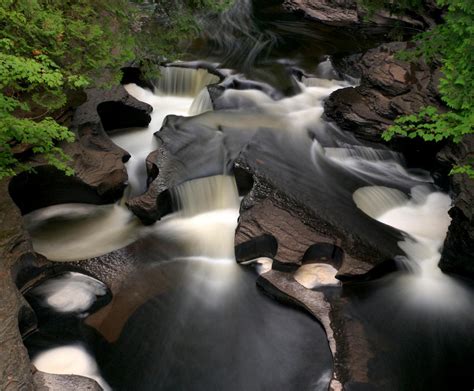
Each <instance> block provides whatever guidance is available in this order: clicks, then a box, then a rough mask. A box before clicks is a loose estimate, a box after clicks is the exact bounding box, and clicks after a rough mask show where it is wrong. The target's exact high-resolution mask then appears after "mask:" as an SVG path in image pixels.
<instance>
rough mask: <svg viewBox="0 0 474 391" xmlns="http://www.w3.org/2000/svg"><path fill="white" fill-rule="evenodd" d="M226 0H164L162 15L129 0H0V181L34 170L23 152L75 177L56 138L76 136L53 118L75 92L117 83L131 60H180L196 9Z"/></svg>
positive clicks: (192, 29) (217, 5) (212, 7)
mask: <svg viewBox="0 0 474 391" xmlns="http://www.w3.org/2000/svg"><path fill="white" fill-rule="evenodd" d="M226 2H228V0H222V1H217V2H216V1H214V2H212V1H210V0H174V1H173V0H164V1H160V2H159V3H160V4H162V5H163V4H164V5H168V6H169V8H168V7H165V11H166V12H164V11H163V10H162V11H163V12H164V13H163V12H162V13H161V15H160V17H161V19H159V20H156V18H155V17H151V18H150V15H146V14H144V13H143V12H142V10H141V9H140V8H137V7H136V6H134V5H133V4H132V3H130V2H128V1H127V0H74V1H69V0H3V1H2V2H0V141H1V145H0V179H1V178H3V177H6V176H10V175H14V174H16V173H18V172H20V171H22V170H25V169H30V168H31V167H30V165H29V164H28V163H26V162H24V161H20V160H21V159H20V153H19V152H18V151H20V152H21V153H23V154H24V152H25V151H29V152H31V153H33V154H41V155H42V158H43V161H46V162H48V163H50V164H52V165H54V166H56V167H57V168H59V169H61V170H63V171H65V172H66V174H72V170H71V169H70V168H69V166H68V158H67V156H66V155H65V154H64V153H63V152H62V150H61V149H60V148H58V142H62V141H66V142H68V141H69V142H70V141H73V140H74V135H73V134H72V133H71V132H69V131H68V129H67V128H66V127H64V126H61V125H60V124H59V123H58V122H56V120H57V119H58V118H59V117H60V115H61V114H62V111H63V110H64V109H65V108H66V107H67V105H68V101H69V100H70V98H71V96H72V95H73V94H74V93H75V91H78V90H80V89H83V88H84V87H87V86H88V85H90V84H91V83H92V82H93V83H94V84H95V85H102V86H107V85H110V84H112V83H116V82H118V81H119V80H120V77H121V71H120V68H121V67H122V66H123V65H124V64H125V63H126V62H127V61H130V60H134V59H138V60H143V59H146V58H149V57H152V58H153V57H158V56H159V57H161V58H163V57H168V58H173V57H175V54H176V53H177V52H179V48H178V45H177V42H179V41H180V40H183V38H185V37H189V36H193V35H195V34H196V33H197V32H198V27H197V23H196V18H195V14H196V12H198V11H203V10H205V9H207V8H209V9H210V10H218V9H219V8H220V7H221V6H223V5H224V4H225V3H226ZM167 3H169V4H167ZM162 8H163V7H162Z"/></svg>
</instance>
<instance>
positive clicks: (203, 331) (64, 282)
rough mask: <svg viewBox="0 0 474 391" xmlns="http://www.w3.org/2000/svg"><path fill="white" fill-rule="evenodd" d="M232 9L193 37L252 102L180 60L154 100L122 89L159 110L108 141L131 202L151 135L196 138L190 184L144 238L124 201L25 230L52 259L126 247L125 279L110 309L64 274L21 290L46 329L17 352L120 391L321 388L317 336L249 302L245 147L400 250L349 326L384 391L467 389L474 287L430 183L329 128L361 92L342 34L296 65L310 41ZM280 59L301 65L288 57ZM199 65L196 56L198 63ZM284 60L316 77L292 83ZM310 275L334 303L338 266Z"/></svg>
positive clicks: (297, 317)
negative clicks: (341, 69)
mask: <svg viewBox="0 0 474 391" xmlns="http://www.w3.org/2000/svg"><path fill="white" fill-rule="evenodd" d="M269 3H272V2H265V4H266V5H268V4H269ZM239 5H240V6H241V7H240V8H238V7H234V8H232V9H231V10H230V11H228V12H227V13H226V14H224V15H223V16H221V17H220V18H219V19H218V20H217V21H216V20H214V21H211V22H209V23H210V24H209V25H207V27H206V29H207V30H206V31H207V36H206V34H205V36H204V37H203V38H201V41H202V40H204V41H205V42H207V43H208V49H210V50H211V52H212V53H207V54H206V56H207V57H206V58H208V59H210V60H215V59H216V58H219V59H220V60H219V61H220V62H221V63H223V64H225V67H228V68H233V69H234V71H233V72H230V71H228V70H226V71H225V72H222V73H223V74H226V75H227V76H226V79H225V80H224V81H222V85H226V83H233V85H241V86H244V87H245V88H227V89H225V90H224V91H223V93H222V94H221V95H220V96H218V97H214V101H211V98H210V94H209V92H208V89H207V86H209V85H212V84H216V83H220V82H221V80H220V78H218V77H217V76H215V75H214V74H213V73H211V72H209V71H207V70H205V69H203V68H199V67H198V68H196V65H194V67H190V68H188V67H187V65H186V64H174V65H172V66H168V67H162V68H161V75H160V78H159V79H158V80H157V81H156V83H155V90H154V91H150V90H147V89H144V88H141V87H139V86H137V85H135V84H128V85H126V86H125V88H126V89H127V91H128V92H129V93H130V94H131V95H132V96H134V97H136V98H137V99H139V100H141V101H143V102H146V103H148V104H150V105H151V106H152V107H153V113H152V121H151V123H150V125H149V126H148V127H147V128H144V129H123V130H120V131H117V132H116V133H114V134H113V135H112V136H111V138H112V140H113V141H114V142H115V143H116V144H117V145H119V146H121V147H122V148H124V149H125V150H127V151H128V152H130V154H131V155H132V158H131V159H130V161H129V162H128V163H127V170H128V173H129V191H128V196H134V195H137V194H141V193H143V192H144V191H145V190H146V186H147V183H146V179H147V178H146V170H145V159H146V157H147V156H148V154H149V153H150V152H152V151H153V150H155V149H156V148H157V144H156V137H154V134H155V133H156V132H160V131H161V132H163V134H164V136H163V137H164V138H166V137H176V138H178V137H181V135H183V134H184V135H186V136H189V137H190V138H189V140H190V141H188V142H187V143H186V145H185V146H183V147H182V148H189V150H190V151H191V154H189V155H184V158H182V160H181V161H180V164H181V166H182V167H183V172H184V173H185V175H184V176H185V178H186V180H185V181H184V182H183V183H181V184H179V185H178V186H174V187H173V188H172V189H171V191H170V193H171V199H172V204H173V213H171V214H169V215H167V216H165V217H164V218H163V219H162V220H161V221H159V222H157V223H156V224H154V225H152V226H146V227H145V226H143V225H142V224H141V223H140V222H139V221H138V220H137V219H136V218H135V217H134V216H133V215H132V214H131V212H130V211H128V209H127V208H126V207H125V206H124V202H123V201H124V200H122V201H121V202H119V203H117V204H115V205H105V206H94V205H80V204H67V205H56V206H53V207H49V208H45V209H42V210H37V211H34V212H31V213H30V214H29V215H27V216H25V222H26V225H27V227H28V229H29V231H30V233H31V235H32V239H33V245H34V247H35V250H36V251H37V252H39V253H41V254H43V255H45V256H46V257H47V258H49V259H50V260H53V261H71V260H81V259H87V258H92V257H100V256H102V255H104V254H107V253H110V252H113V251H114V250H119V249H122V250H120V251H118V252H116V254H126V256H129V257H130V259H133V265H134V269H133V271H132V272H130V273H129V274H128V275H127V276H126V278H125V280H124V281H122V282H121V285H120V287H119V288H114V289H116V291H114V292H113V295H110V294H108V291H107V290H106V289H105V286H103V285H102V284H101V283H100V282H98V281H96V280H93V279H91V278H89V277H86V276H82V275H80V274H79V275H78V274H74V273H72V274H66V275H61V276H57V277H54V278H52V279H50V280H46V281H45V282H43V283H42V284H41V285H40V286H38V287H36V288H34V289H33V290H31V291H29V292H28V294H27V298H28V300H30V302H31V303H32V305H33V307H34V308H35V310H36V311H37V313H38V314H39V324H40V328H39V331H38V332H37V333H35V334H33V335H31V336H30V337H29V338H28V339H27V340H26V344H27V346H28V348H29V351H30V354H31V356H32V357H33V362H34V364H35V365H37V367H38V368H39V369H41V370H44V371H48V372H54V373H65V372H68V373H77V374H82V375H85V376H88V377H91V378H94V379H97V380H98V381H99V383H100V384H102V385H103V387H104V389H114V390H132V389H133V390H168V389H169V390H177V389H186V390H187V389H192V390H210V389H212V390H223V389H225V390H267V389H268V390H325V389H327V386H328V383H329V381H330V379H331V373H332V362H331V356H330V352H329V348H328V344H327V341H326V337H325V335H324V333H323V331H322V329H321V327H320V326H319V325H318V323H317V322H316V321H314V320H313V319H312V318H310V317H309V316H308V315H307V314H305V313H303V312H301V311H298V310H296V309H294V308H290V307H287V306H284V305H281V304H278V303H277V302H274V301H272V300H271V299H270V298H268V297H266V296H264V295H263V294H262V293H261V292H260V291H258V290H257V288H256V285H255V280H256V278H257V275H258V274H259V273H264V272H266V271H268V270H269V269H270V268H271V263H272V261H271V259H266V258H259V259H257V260H256V268H255V269H256V270H255V271H256V272H257V273H256V272H255V271H254V270H253V269H252V268H249V267H244V266H239V265H237V264H236V263H235V260H234V233H235V228H236V226H237V220H238V217H239V207H240V199H239V195H238V190H237V186H236V182H235V179H234V177H233V175H232V170H231V169H230V166H231V164H230V166H229V162H230V163H232V161H233V159H235V158H236V156H237V155H238V154H239V153H240V152H241V151H242V150H244V149H246V150H249V151H252V152H253V153H254V154H255V156H258V160H259V161H260V162H262V168H261V170H262V172H263V173H265V164H272V171H269V172H278V175H277V177H276V178H272V180H274V182H275V183H276V184H277V185H282V186H285V188H286V189H287V190H288V193H289V194H290V195H291V194H292V192H295V191H297V192H298V197H301V198H300V199H305V200H307V202H308V203H310V204H311V203H314V204H317V205H324V206H325V208H323V209H321V213H322V214H323V215H324V214H325V213H327V215H326V218H328V219H331V221H337V222H338V224H340V225H341V226H342V227H346V228H347V229H348V230H349V231H354V232H357V233H358V234H359V235H361V236H362V237H367V238H371V239H372V240H374V241H378V243H383V244H384V245H386V246H389V245H390V243H389V242H394V247H396V248H397V250H398V251H399V252H398V253H399V256H398V257H397V262H398V264H399V267H400V270H399V271H397V272H395V273H392V274H391V275H389V276H386V277H383V278H382V279H379V280H376V281H374V282H368V283H361V284H358V285H356V286H354V287H349V288H347V289H346V288H344V294H345V296H346V297H347V295H349V296H350V297H351V299H350V300H349V304H348V305H347V308H346V311H347V313H348V314H349V316H352V317H355V318H358V319H360V320H361V321H362V322H363V323H364V324H365V327H366V329H367V330H369V334H370V335H371V338H373V339H374V340H377V341H378V344H377V346H381V348H380V351H379V352H378V353H379V354H380V357H382V358H383V359H380V360H377V362H376V364H374V368H373V370H374V371H375V372H376V373H377V374H378V376H380V377H383V378H384V379H385V380H386V382H387V386H386V388H385V389H387V390H390V389H399V390H405V389H406V390H412V389H413V390H415V389H416V390H418V389H419V390H423V389H446V388H444V387H445V386H446V385H448V384H449V381H450V379H451V377H450V374H449V371H453V373H454V375H453V376H457V377H458V378H459V377H462V376H464V378H463V381H464V383H462V384H463V385H469V384H470V381H471V380H472V379H471V378H469V376H468V375H465V373H466V372H468V371H467V370H466V368H467V367H468V365H469V364H466V361H467V362H469V361H468V360H469V359H470V358H472V354H471V353H469V352H470V351H472V350H471V347H472V346H474V342H473V340H472V333H469V331H468V330H469V329H470V328H471V327H473V326H474V319H473V315H472V305H471V303H472V298H473V294H472V288H471V287H469V286H468V284H467V283H464V282H462V281H459V280H458V279H455V278H453V277H449V276H446V275H444V274H443V273H442V272H441V271H440V270H439V268H438V266H437V264H438V262H439V259H440V251H441V247H442V243H443V241H444V237H445V235H446V231H447V228H448V225H449V222H450V218H449V215H448V213H447V212H448V210H449V208H450V205H451V200H450V198H449V196H448V195H446V194H444V193H442V192H441V191H440V189H439V188H437V187H436V185H435V184H434V183H433V179H432V178H431V176H430V175H429V173H427V172H425V171H422V170H418V169H413V168H407V167H406V164H405V163H404V161H403V158H402V157H401V156H400V155H399V154H397V153H395V152H393V151H390V150H388V149H384V148H382V147H379V148H378V149H376V148H373V147H369V146H367V145H364V144H362V143H361V142H359V141H357V140H356V139H355V138H354V137H353V136H352V135H350V134H348V133H346V132H343V131H341V130H339V129H338V128H337V127H335V126H334V125H332V124H329V123H327V122H325V121H324V119H323V102H324V99H325V98H327V96H329V94H330V93H331V92H333V91H335V90H337V89H339V88H344V87H347V86H350V85H353V84H354V83H357V80H355V79H352V78H350V77H341V76H340V75H338V74H337V72H335V71H334V69H333V68H332V65H331V62H330V60H328V59H327V57H324V56H323V54H332V53H333V52H334V50H336V49H334V48H336V47H339V46H344V47H346V46H345V45H342V44H341V43H340V41H341V40H344V36H341V35H337V34H336V33H335V32H334V34H333V35H332V36H331V34H332V33H331V32H329V33H328V31H324V34H323V32H322V31H320V34H321V36H324V40H322V39H320V40H319V41H318V42H319V43H320V46H319V48H318V51H317V53H316V54H314V55H307V54H305V56H304V61H303V60H301V59H298V56H297V55H296V54H294V52H293V51H292V50H290V49H289V48H288V45H289V44H288V42H292V40H291V39H289V38H288V36H290V35H291V36H293V39H296V38H295V37H298V39H301V41H303V42H308V41H307V38H308V37H314V36H315V35H314V34H315V32H314V30H311V31H309V30H308V28H307V26H306V24H296V23H295V22H294V21H293V20H292V19H291V18H286V16H285V17H283V16H282V18H283V19H282V20H281V21H275V20H273V21H271V18H270V17H269V16H268V15H267V16H260V17H256V11H253V10H252V8H253V7H252V3H251V2H250V1H247V0H244V1H242V2H239ZM272 7H273V6H272ZM270 8H271V7H270ZM272 12H273V11H272ZM280 12H281V11H280ZM271 14H272V13H270V14H269V15H271ZM216 31H221V32H222V34H215V32H216ZM284 38H285V39H286V40H285V39H284ZM348 39H349V38H348ZM350 39H352V40H353V39H354V38H353V37H352V38H350ZM283 41H284V42H286V43H282V42H283ZM199 42H200V41H199V40H198V42H197V43H195V45H196V47H200V45H199ZM201 43H202V42H201ZM346 45H347V42H346ZM290 46H291V45H290ZM297 49H301V46H298V47H297ZM285 50H287V55H288V56H289V55H293V56H294V57H292V58H290V60H288V59H282V58H280V57H279V55H280V53H281V52H282V51H285ZM344 50H346V49H344ZM354 50H355V48H354ZM265 53H266V54H265ZM195 55H201V56H202V55H204V54H203V51H202V50H197V49H196V50H195ZM262 59H266V62H265V61H263V60H262ZM299 60H301V61H299ZM289 63H291V66H293V65H298V66H308V67H309V68H308V69H305V71H306V72H307V73H306V74H305V75H303V76H301V77H296V76H295V73H294V72H292V71H291V70H290V69H289V68H291V67H289V66H288V64H289ZM308 64H311V65H308ZM282 69H283V70H284V71H285V72H286V73H285V77H284V78H281V77H280V75H281V73H280V72H282ZM242 72H244V73H242ZM250 76H252V77H254V78H255V80H258V82H257V81H255V80H249V79H250ZM283 79H284V80H283ZM263 82H265V83H270V84H271V85H270V84H265V83H263ZM289 86H291V88H289ZM213 107H216V109H215V110H214V109H213ZM168 115H176V116H179V117H176V118H175V117H173V118H174V120H173V121H174V122H173V124H174V125H173V126H174V128H173V129H172V130H173V132H170V130H169V128H166V126H169V125H166V126H165V127H163V129H162V125H163V122H164V120H165V118H166V117H167V116H168ZM165 128H166V129H165ZM206 132H207V133H206ZM209 132H210V133H209ZM157 134H159V133H157ZM170 134H171V135H170ZM206 134H212V135H215V134H218V136H217V137H216V138H205V137H204V135H206ZM193 137H194V138H193ZM213 137H214V136H213ZM186 140H187V139H186ZM209 140H211V141H209ZM216 140H217V141H216ZM179 153H180V149H179V148H178V150H177V154H178V155H177V156H178V157H180V155H179ZM325 210H330V211H331V213H329V212H326V211H325ZM380 223H382V224H380ZM391 227H393V228H395V229H396V230H395V229H392V228H391ZM399 231H400V232H399ZM397 241H398V243H397ZM130 244H131V245H130ZM129 245H130V246H129ZM127 246H128V247H127ZM306 268H307V270H303V269H304V267H303V268H301V270H299V272H298V273H297V274H295V279H296V280H297V281H298V282H299V283H300V284H301V285H303V286H305V287H307V288H308V289H313V288H317V286H318V284H317V283H316V284H315V282H314V281H315V280H314V278H313V277H314V275H315V274H317V275H318V276H321V275H323V276H324V284H327V285H329V286H332V287H333V289H335V292H339V293H340V292H341V288H340V284H339V282H338V281H337V280H335V279H334V274H335V269H334V268H332V267H331V266H329V265H326V266H320V265H319V266H316V267H315V266H314V265H313V266H311V265H308V266H306ZM462 341H464V347H463V345H462V343H463V342H462ZM450 360H451V361H452V363H450ZM437 366H441V368H438V367H437ZM400 373H401V374H400ZM354 389H355V388H354ZM460 389H463V388H460Z"/></svg>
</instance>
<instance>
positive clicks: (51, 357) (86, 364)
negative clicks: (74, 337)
mask: <svg viewBox="0 0 474 391" xmlns="http://www.w3.org/2000/svg"><path fill="white" fill-rule="evenodd" d="M32 362H33V365H34V366H35V367H36V368H37V369H38V370H40V371H42V372H46V373H54V374H58V375H80V376H85V377H88V378H90V379H93V380H95V381H96V382H97V383H99V385H100V386H101V387H102V389H103V390H104V391H110V390H111V388H110V386H109V385H108V384H107V382H106V381H105V380H104V379H103V378H102V376H101V375H100V372H99V369H98V367H97V363H96V362H95V360H94V358H93V357H92V356H91V355H90V354H89V353H88V352H87V351H86V350H85V349H84V348H83V347H82V346H81V345H66V346H61V347H58V348H54V349H49V350H46V351H44V352H42V353H40V354H38V355H37V356H36V357H34V358H33V360H32Z"/></svg>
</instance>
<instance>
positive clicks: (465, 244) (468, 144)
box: [438, 135, 474, 278]
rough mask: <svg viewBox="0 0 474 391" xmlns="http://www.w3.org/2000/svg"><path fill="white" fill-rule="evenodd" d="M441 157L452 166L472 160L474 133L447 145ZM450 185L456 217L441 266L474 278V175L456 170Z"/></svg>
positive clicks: (447, 238)
mask: <svg viewBox="0 0 474 391" xmlns="http://www.w3.org/2000/svg"><path fill="white" fill-rule="evenodd" d="M438 159H439V160H440V161H441V162H442V163H443V164H444V165H447V166H448V167H451V166H452V165H464V164H468V163H469V162H472V161H473V159H474V136H473V135H468V136H465V137H464V139H463V140H462V141H461V142H460V143H459V144H454V145H450V146H447V147H446V148H444V149H443V150H442V151H441V152H440V153H439V154H438ZM450 187H451V197H452V198H453V206H452V208H451V209H450V211H449V215H450V216H451V219H452V220H451V224H450V226H449V229H448V235H447V237H446V240H445V242H444V248H443V252H442V257H441V261H440V263H439V267H440V268H441V270H443V271H445V272H448V273H457V274H460V275H463V276H469V277H471V278H474V258H473V254H474V179H470V178H469V177H468V176H467V175H466V174H456V175H453V176H451V177H450Z"/></svg>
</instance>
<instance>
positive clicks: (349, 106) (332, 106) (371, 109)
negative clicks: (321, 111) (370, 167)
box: [325, 42, 441, 142]
mask: <svg viewBox="0 0 474 391" xmlns="http://www.w3.org/2000/svg"><path fill="white" fill-rule="evenodd" d="M407 48H408V44H407V43H406V42H391V43H388V44H383V45H381V46H378V47H377V48H375V49H371V50H369V51H368V52H367V53H365V54H364V55H363V56H362V57H361V58H360V59H356V58H353V59H352V60H351V62H350V63H352V64H353V67H354V68H355V69H357V70H358V72H359V74H360V77H361V80H360V85H359V86H357V87H348V88H344V89H340V90H337V91H335V92H334V93H332V94H331V95H330V97H329V98H328V99H327V100H326V103H325V114H326V116H327V117H328V118H330V119H331V120H333V121H335V122H336V123H337V124H338V125H339V126H340V127H341V128H342V129H345V130H350V131H353V132H355V134H356V135H357V136H358V137H360V138H362V139H365V140H368V141H373V142H380V141H381V134H382V132H383V131H384V130H386V129H387V128H388V126H390V125H392V124H393V121H394V119H395V118H396V117H398V116H400V115H405V114H413V113H415V112H417V111H419V110H420V109H421V108H423V107H426V106H430V105H431V106H436V107H441V101H440V96H439V92H438V89H437V86H438V82H439V77H440V72H439V69H431V68H430V67H429V66H428V65H426V64H425V63H424V62H423V61H421V60H420V61H417V62H416V63H407V62H404V61H401V60H398V59H396V58H395V55H396V53H399V52H400V51H403V50H406V49H407ZM354 61H357V62H356V63H355V62H354ZM336 65H337V63H336ZM347 66H348V65H347V64H345V65H343V69H342V71H344V69H345V68H347Z"/></svg>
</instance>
